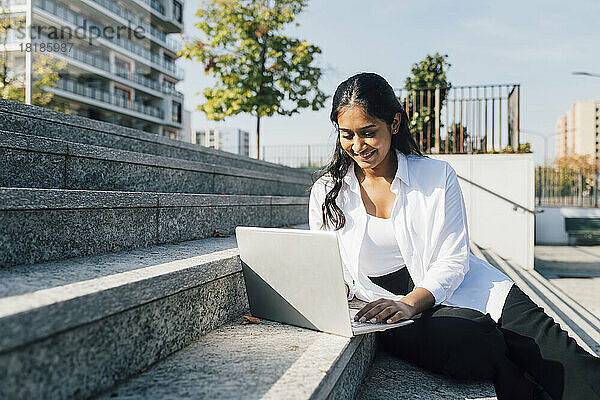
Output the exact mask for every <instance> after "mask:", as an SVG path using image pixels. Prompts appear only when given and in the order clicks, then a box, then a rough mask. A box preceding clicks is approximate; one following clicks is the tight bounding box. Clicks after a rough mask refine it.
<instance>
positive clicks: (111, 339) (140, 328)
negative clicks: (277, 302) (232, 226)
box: [0, 236, 248, 399]
mask: <svg viewBox="0 0 600 400" xmlns="http://www.w3.org/2000/svg"><path fill="white" fill-rule="evenodd" d="M0 295H1V296H2V297H1V298H0V382H2V384H1V385H0V398H2V399H39V398H52V399H69V398H77V399H80V398H88V397H89V396H91V395H93V394H94V393H98V392H100V391H102V390H106V389H107V388H110V387H111V386H112V385H114V384H115V383H116V382H117V381H119V380H122V379H125V378H126V377H128V376H130V375H132V374H135V373H137V372H139V371H140V370H142V369H144V368H147V367H148V366H149V365H151V364H153V363H155V362H157V361H158V360H160V359H163V358H165V357H166V356H168V355H169V354H171V353H173V352H175V351H178V350H180V349H182V348H184V347H185V346H187V345H189V344H190V343H192V342H193V341H195V340H198V339H199V338H201V337H202V336H203V335H204V334H206V333H207V332H209V331H212V330H213V329H215V328H216V327H218V326H220V325H222V324H223V323H225V322H227V321H228V320H231V319H232V318H237V317H239V316H240V315H241V313H242V312H243V311H244V310H246V309H247V308H248V302H247V298H246V294H245V286H244V282H243V278H242V275H241V265H240V262H239V257H238V251H237V248H236V242H235V237H233V236H232V237H228V238H209V239H203V240H196V241H189V242H184V243H181V244H179V245H173V244H170V245H161V246H153V247H150V248H146V249H138V250H134V251H129V252H119V253H111V254H104V255H96V256H91V257H82V258H76V259H69V260H64V261H58V262H49V263H43V264H37V265H30V266H23V267H18V268H9V269H0Z"/></svg>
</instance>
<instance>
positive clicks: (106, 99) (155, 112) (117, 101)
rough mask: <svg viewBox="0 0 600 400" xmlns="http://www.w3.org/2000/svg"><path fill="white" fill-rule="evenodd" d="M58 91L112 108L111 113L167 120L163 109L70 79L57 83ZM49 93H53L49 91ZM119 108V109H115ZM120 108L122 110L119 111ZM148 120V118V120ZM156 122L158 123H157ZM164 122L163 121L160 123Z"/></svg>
mask: <svg viewBox="0 0 600 400" xmlns="http://www.w3.org/2000/svg"><path fill="white" fill-rule="evenodd" d="M56 89H59V90H62V91H65V92H68V93H73V94H76V95H79V96H82V97H84V98H87V99H91V100H95V101H97V102H100V103H104V104H106V105H110V106H111V107H107V108H108V109H109V110H111V111H116V112H123V113H125V114H129V115H131V114H132V113H131V112H134V113H135V114H134V116H137V117H141V118H143V117H148V116H150V117H154V118H152V119H150V120H152V121H154V119H155V118H158V119H160V120H164V119H165V113H164V111H163V110H162V109H160V108H158V107H154V106H149V105H145V104H143V103H139V102H136V101H132V100H128V99H124V98H122V97H119V96H115V95H113V94H112V93H110V92H109V91H107V90H104V89H98V88H94V87H91V86H88V85H85V84H82V83H79V82H77V81H75V80H72V79H69V78H62V79H59V80H58V81H57V82H56ZM49 91H53V90H52V89H49ZM114 106H116V107H117V109H115V108H114ZM119 108H120V109H121V110H119ZM146 119H147V118H146ZM155 122H156V121H155ZM160 122H163V121H160Z"/></svg>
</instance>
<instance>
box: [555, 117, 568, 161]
mask: <svg viewBox="0 0 600 400" xmlns="http://www.w3.org/2000/svg"><path fill="white" fill-rule="evenodd" d="M567 154H569V153H568V146H567V116H566V115H561V116H560V117H558V120H557V121H556V158H562V157H566V156H567Z"/></svg>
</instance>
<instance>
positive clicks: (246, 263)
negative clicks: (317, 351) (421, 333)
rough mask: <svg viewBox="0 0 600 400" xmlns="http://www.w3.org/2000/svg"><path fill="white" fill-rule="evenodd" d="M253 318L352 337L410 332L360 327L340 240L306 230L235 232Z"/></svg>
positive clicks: (387, 326)
mask: <svg viewBox="0 0 600 400" xmlns="http://www.w3.org/2000/svg"><path fill="white" fill-rule="evenodd" d="M235 233H236V238H237V244H238V248H239V252H240V259H241V261H242V273H243V275H244V281H245V282H246V292H247V294H248V302H249V303H250V311H251V312H252V315H254V316H256V317H259V318H265V319H268V320H272V321H278V322H283V323H286V324H291V325H296V326H300V327H303V328H309V329H315V330H319V331H322V332H328V333H333V334H336V335H341V336H346V337H352V336H354V335H359V334H363V333H368V332H375V331H382V330H386V329H390V328H395V327H399V326H404V325H408V324H410V323H412V322H413V321H412V320H403V321H399V322H397V323H393V324H388V323H385V322H383V323H376V324H373V323H368V322H365V323H360V322H356V321H354V316H355V315H356V313H357V312H358V311H359V310H358V309H349V308H348V300H347V297H346V289H345V286H344V275H343V272H342V260H341V258H340V250H339V247H338V242H337V236H336V234H335V232H332V231H314V230H313V231H311V230H305V229H284V228H256V227H245V226H238V227H237V228H236V229H235Z"/></svg>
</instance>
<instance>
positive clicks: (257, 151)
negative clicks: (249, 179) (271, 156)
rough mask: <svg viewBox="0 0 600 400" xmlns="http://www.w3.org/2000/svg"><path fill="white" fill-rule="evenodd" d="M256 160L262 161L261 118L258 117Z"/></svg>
mask: <svg viewBox="0 0 600 400" xmlns="http://www.w3.org/2000/svg"><path fill="white" fill-rule="evenodd" d="M256 159H257V160H260V116H257V117H256Z"/></svg>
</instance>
